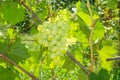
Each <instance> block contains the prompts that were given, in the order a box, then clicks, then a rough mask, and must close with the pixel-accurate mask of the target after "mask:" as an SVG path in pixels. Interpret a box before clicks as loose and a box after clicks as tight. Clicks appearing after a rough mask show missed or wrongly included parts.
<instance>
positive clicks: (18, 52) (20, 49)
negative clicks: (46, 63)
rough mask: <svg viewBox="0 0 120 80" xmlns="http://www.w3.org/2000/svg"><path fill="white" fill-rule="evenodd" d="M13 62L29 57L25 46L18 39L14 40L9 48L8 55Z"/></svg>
mask: <svg viewBox="0 0 120 80" xmlns="http://www.w3.org/2000/svg"><path fill="white" fill-rule="evenodd" d="M8 56H9V57H10V58H11V59H13V60H14V61H15V62H19V61H22V60H25V59H27V58H28V57H30V55H29V53H28V50H27V48H26V47H25V45H24V44H22V43H21V41H20V39H17V40H15V42H14V43H13V44H12V46H11V48H10V54H9V55H8Z"/></svg>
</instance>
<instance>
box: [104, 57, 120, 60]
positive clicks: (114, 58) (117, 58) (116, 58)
mask: <svg viewBox="0 0 120 80" xmlns="http://www.w3.org/2000/svg"><path fill="white" fill-rule="evenodd" d="M113 60H120V56H117V57H113V58H107V59H106V61H113Z"/></svg>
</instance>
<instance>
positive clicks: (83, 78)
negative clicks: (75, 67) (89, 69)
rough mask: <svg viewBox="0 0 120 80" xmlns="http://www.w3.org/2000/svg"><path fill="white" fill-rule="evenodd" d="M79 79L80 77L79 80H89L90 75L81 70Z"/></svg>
mask: <svg viewBox="0 0 120 80" xmlns="http://www.w3.org/2000/svg"><path fill="white" fill-rule="evenodd" d="M78 77H79V80H88V75H87V74H86V73H85V72H83V70H81V69H80V70H79V75H78Z"/></svg>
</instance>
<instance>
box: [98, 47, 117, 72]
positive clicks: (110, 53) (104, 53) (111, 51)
mask: <svg viewBox="0 0 120 80" xmlns="http://www.w3.org/2000/svg"><path fill="white" fill-rule="evenodd" d="M98 52H99V57H100V61H101V67H103V68H105V69H107V70H108V71H110V70H111V68H112V64H113V63H112V62H107V61H106V59H107V58H111V57H114V56H115V54H116V49H115V48H114V46H111V45H109V46H107V45H106V46H104V47H103V48H102V49H101V50H99V51H98Z"/></svg>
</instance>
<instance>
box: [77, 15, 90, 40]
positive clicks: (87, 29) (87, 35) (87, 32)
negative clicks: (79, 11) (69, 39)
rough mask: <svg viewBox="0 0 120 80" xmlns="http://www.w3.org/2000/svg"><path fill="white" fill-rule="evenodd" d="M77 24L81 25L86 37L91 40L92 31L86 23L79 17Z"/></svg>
mask: <svg viewBox="0 0 120 80" xmlns="http://www.w3.org/2000/svg"><path fill="white" fill-rule="evenodd" d="M77 17H78V18H77V20H76V21H77V22H78V23H79V27H80V30H81V31H82V32H83V33H84V34H85V35H86V38H87V39H89V37H90V32H91V30H90V29H89V27H88V26H87V25H86V23H85V22H84V21H83V20H82V19H81V17H80V16H78V15H77Z"/></svg>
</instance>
